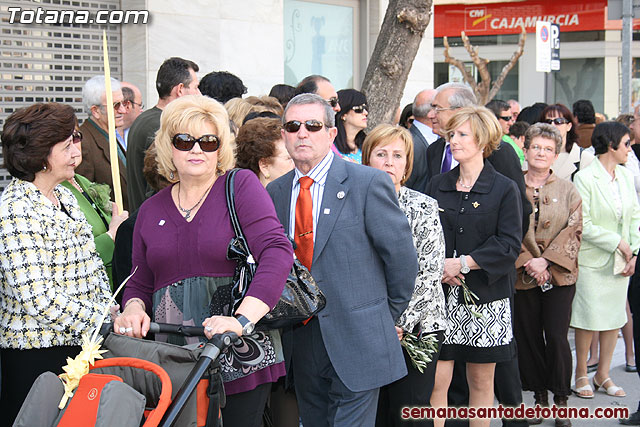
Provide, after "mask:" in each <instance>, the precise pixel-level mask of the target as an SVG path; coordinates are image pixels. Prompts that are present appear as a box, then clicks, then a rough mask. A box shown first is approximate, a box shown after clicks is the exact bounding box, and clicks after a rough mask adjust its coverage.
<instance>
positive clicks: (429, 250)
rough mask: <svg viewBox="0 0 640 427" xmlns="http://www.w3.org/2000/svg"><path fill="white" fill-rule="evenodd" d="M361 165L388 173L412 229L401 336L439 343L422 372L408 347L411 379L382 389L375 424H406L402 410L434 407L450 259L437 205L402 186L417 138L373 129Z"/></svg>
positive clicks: (399, 130)
mask: <svg viewBox="0 0 640 427" xmlns="http://www.w3.org/2000/svg"><path fill="white" fill-rule="evenodd" d="M362 164H364V165H368V166H372V167H374V168H376V169H380V170H382V171H384V172H387V173H388V174H389V176H390V178H391V181H392V182H393V184H394V185H395V187H396V193H397V194H398V202H399V204H400V208H401V209H402V211H403V212H404V213H405V215H406V216H407V219H408V221H409V224H410V225H411V231H412V233H413V243H414V245H415V247H416V252H417V253H418V262H419V265H420V269H419V271H418V276H417V277H416V284H415V288H414V291H413V295H412V296H411V301H410V302H409V306H408V307H407V309H406V310H405V311H404V313H402V316H400V319H399V320H398V323H397V325H396V330H397V331H398V337H399V338H402V337H403V335H404V334H406V333H412V334H414V335H417V336H424V335H425V334H433V335H434V336H435V338H436V340H437V345H436V350H435V353H434V354H432V355H431V362H429V363H428V364H427V365H426V367H425V368H424V370H423V372H420V371H419V370H418V369H417V368H416V367H415V366H414V365H413V362H412V361H411V357H410V356H409V354H408V353H407V350H406V349H405V348H404V347H403V353H404V357H405V361H406V364H407V371H408V375H407V376H406V377H404V378H402V379H400V380H398V381H396V382H394V383H391V384H389V385H387V386H385V387H382V388H381V389H380V397H379V399H378V414H377V419H376V425H377V426H404V425H405V423H406V421H404V420H402V419H401V412H400V411H401V408H402V407H405V406H409V407H411V406H427V405H428V404H429V400H430V399H431V391H432V390H433V383H434V380H435V372H436V362H437V360H438V355H439V353H440V343H441V342H442V337H443V335H444V330H445V329H446V315H445V303H444V293H443V290H442V285H441V283H440V281H441V279H442V271H443V268H444V259H445V243H444V235H443V233H442V226H441V225H440V216H439V214H438V202H436V201H435V200H434V199H432V198H431V197H429V196H427V195H425V194H422V193H419V192H417V191H414V190H411V189H409V188H407V187H404V186H403V185H404V183H405V182H406V181H407V179H409V176H410V175H411V168H412V165H413V139H412V137H411V134H410V133H409V131H408V130H407V129H405V128H403V127H400V126H392V125H388V124H382V125H379V126H377V127H376V128H375V129H373V131H372V132H371V133H370V134H369V135H368V136H367V138H366V139H365V141H364V143H363V145H362ZM413 425H430V421H429V420H423V421H416V422H415V423H413Z"/></svg>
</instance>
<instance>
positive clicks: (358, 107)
mask: <svg viewBox="0 0 640 427" xmlns="http://www.w3.org/2000/svg"><path fill="white" fill-rule="evenodd" d="M351 109H352V110H353V111H354V113H357V114H362V113H364V112H365V111H366V112H369V107H368V106H367V104H362V105H354V106H353V107H351Z"/></svg>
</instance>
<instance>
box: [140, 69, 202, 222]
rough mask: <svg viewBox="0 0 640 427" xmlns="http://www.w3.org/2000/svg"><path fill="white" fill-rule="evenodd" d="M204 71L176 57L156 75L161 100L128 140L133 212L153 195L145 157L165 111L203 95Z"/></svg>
mask: <svg viewBox="0 0 640 427" xmlns="http://www.w3.org/2000/svg"><path fill="white" fill-rule="evenodd" d="M199 69H200V68H199V67H198V65H197V64H196V63H195V62H192V61H189V60H188V59H182V58H178V57H173V58H169V59H167V60H165V61H164V62H163V63H162V65H161V66H160V68H159V69H158V74H157V75H156V89H157V91H158V96H159V98H160V99H159V100H158V103H157V104H156V105H155V106H154V107H153V108H150V109H148V110H146V111H145V112H143V113H142V114H140V115H139V116H138V118H137V119H136V120H135V121H134V122H133V124H132V125H131V129H130V131H129V135H128V138H127V162H128V163H129V166H128V169H127V181H128V184H129V188H128V192H129V199H130V200H129V202H130V204H131V212H133V211H135V210H136V209H138V208H139V207H140V205H141V204H142V202H144V201H145V200H146V199H147V197H148V196H149V195H150V194H151V193H152V190H151V187H150V186H149V184H147V181H146V180H145V178H144V175H143V173H142V169H143V167H144V154H145V152H146V151H147V148H149V146H150V145H151V143H152V142H153V139H154V137H155V134H156V131H157V130H158V129H160V115H161V114H162V110H163V109H164V107H166V106H167V104H169V103H170V102H171V101H173V100H174V99H177V98H180V97H181V96H184V95H199V94H200V90H199V89H198V76H197V75H196V73H197V72H198V70H199Z"/></svg>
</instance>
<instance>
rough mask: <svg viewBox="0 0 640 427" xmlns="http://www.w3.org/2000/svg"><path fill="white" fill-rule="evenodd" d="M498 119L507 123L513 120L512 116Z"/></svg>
mask: <svg viewBox="0 0 640 427" xmlns="http://www.w3.org/2000/svg"><path fill="white" fill-rule="evenodd" d="M498 118H499V119H502V120H504V121H505V122H508V121H510V120H511V119H513V116H498Z"/></svg>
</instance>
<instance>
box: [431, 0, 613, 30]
mask: <svg viewBox="0 0 640 427" xmlns="http://www.w3.org/2000/svg"><path fill="white" fill-rule="evenodd" d="M606 3H607V2H606V0H584V1H583V0H563V1H562V2H550V1H545V0H526V1H514V2H509V3H487V4H476V3H473V4H451V5H448V4H447V5H436V6H435V17H434V22H435V27H434V37H444V36H448V37H459V36H460V32H462V31H464V32H465V33H466V34H467V35H469V36H480V35H496V34H518V33H520V31H521V30H520V27H524V28H525V30H526V31H527V32H528V33H535V31H536V22H537V21H546V22H552V23H555V24H558V25H559V26H560V31H593V30H603V29H604V28H605V22H606V16H605V7H606Z"/></svg>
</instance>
